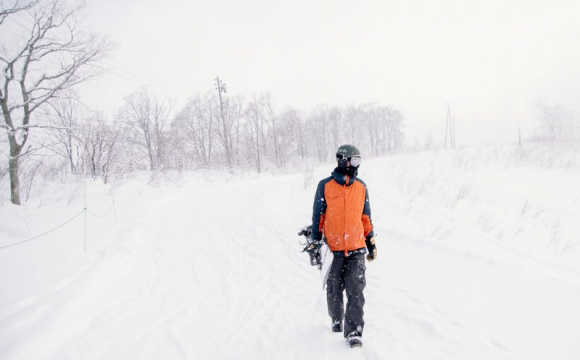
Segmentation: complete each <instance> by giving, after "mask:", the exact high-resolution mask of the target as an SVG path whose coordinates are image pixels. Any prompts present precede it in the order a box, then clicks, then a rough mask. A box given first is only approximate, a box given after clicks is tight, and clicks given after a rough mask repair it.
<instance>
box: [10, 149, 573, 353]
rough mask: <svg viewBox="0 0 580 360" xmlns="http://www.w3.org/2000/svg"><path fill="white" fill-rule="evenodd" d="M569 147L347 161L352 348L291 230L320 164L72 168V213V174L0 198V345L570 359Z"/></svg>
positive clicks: (307, 207) (306, 212)
mask: <svg viewBox="0 0 580 360" xmlns="http://www.w3.org/2000/svg"><path fill="white" fill-rule="evenodd" d="M576 153H578V152H577V151H576V152H575V151H573V150H568V151H564V150H559V151H555V150H550V148H539V147H531V148H494V149H475V150H462V151H437V152H425V153H418V154H411V155H398V156H393V157H386V158H379V159H371V160H365V161H364V162H363V165H362V167H361V170H360V177H361V178H362V179H364V180H365V182H366V183H367V185H368V187H369V192H370V199H371V207H372V215H373V221H374V225H375V229H376V232H377V233H378V237H377V242H378V245H377V246H378V250H379V256H378V259H377V261H375V262H373V263H370V264H368V266H367V289H366V291H365V295H366V299H367V303H366V306H365V319H366V327H365V334H364V346H363V348H361V349H350V348H349V347H348V346H347V344H346V342H345V341H344V340H343V338H342V336H341V334H336V333H332V332H331V331H330V319H329V317H328V316H327V314H326V301H325V293H324V292H323V290H322V286H321V283H320V279H319V276H318V274H317V271H316V270H315V269H314V268H312V267H310V265H309V261H308V257H307V255H306V254H303V253H300V245H299V243H298V241H299V238H298V236H296V233H297V231H298V230H299V228H300V227H301V226H303V225H305V224H307V223H308V222H309V221H310V216H311V213H310V212H311V207H312V201H313V196H314V190H315V187H316V183H317V181H318V180H319V179H321V178H323V177H326V176H327V175H328V174H329V173H330V171H331V170H332V164H325V165H321V166H319V167H316V168H315V169H314V170H312V171H306V170H304V171H302V170H301V169H297V171H296V173H294V174H278V175H275V176H274V175H250V174H242V175H236V176H232V175H228V174H224V173H219V172H205V173H202V172H200V173H196V174H181V175H179V176H177V175H175V174H174V175H172V176H170V177H169V176H161V175H159V176H158V177H157V178H155V179H150V178H149V177H148V176H145V175H143V176H135V177H134V178H133V179H131V180H126V181H125V182H124V183H122V184H117V185H115V186H109V185H103V184H100V183H98V182H93V181H91V180H89V181H88V182H87V196H86V199H87V209H88V210H89V211H90V213H89V212H87V213H84V212H83V208H84V196H83V186H82V183H73V184H64V185H63V184H50V183H46V184H43V187H42V191H41V192H40V191H37V192H36V193H35V194H33V195H32V197H31V199H30V201H29V202H28V203H27V204H26V205H24V206H21V207H16V206H13V205H11V204H8V202H7V201H4V203H3V204H2V206H1V207H0V358H1V359H5V360H8V359H35V360H36V359H75V360H76V359H333V360H335V359H347V358H348V359H412V360H417V359H445V360H449V359H522V360H524V359H525V360H531V359H559V360H565V359H570V360H573V359H580V346H579V345H578V339H580V246H579V245H580V225H579V224H580V221H579V220H580V188H579V187H578V184H579V183H580V162H579V160H578V155H575V154H576ZM2 190H3V191H6V186H4V185H3V186H2ZM71 194H72V195H71ZM113 200H114V202H113ZM77 215H78V217H76V218H74V219H73V220H72V221H70V222H69V223H67V224H66V225H64V226H62V227H60V228H59V229H57V230H55V231H53V232H51V233H49V234H46V235H43V236H41V237H39V238H37V239H34V240H31V241H27V242H23V243H21V244H19V245H15V246H10V247H5V246H7V245H10V244H13V243H18V242H22V241H25V240H27V239H30V238H32V237H34V236H37V235H41V234H43V233H45V232H46V231H48V230H50V229H53V228H55V227H57V226H59V225H62V224H64V223H65V222H66V221H68V220H69V219H72V218H73V217H75V216H77ZM85 215H86V252H85ZM2 247H5V248H2Z"/></svg>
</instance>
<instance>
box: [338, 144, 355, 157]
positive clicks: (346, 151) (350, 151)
mask: <svg viewBox="0 0 580 360" xmlns="http://www.w3.org/2000/svg"><path fill="white" fill-rule="evenodd" d="M351 156H360V151H359V150H358V148H357V147H356V146H354V145H350V144H344V145H340V146H339V147H338V150H336V157H337V158H341V159H342V158H345V157H351Z"/></svg>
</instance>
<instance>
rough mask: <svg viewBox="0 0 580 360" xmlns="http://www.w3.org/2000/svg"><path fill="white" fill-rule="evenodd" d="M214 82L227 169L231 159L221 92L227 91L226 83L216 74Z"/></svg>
mask: <svg viewBox="0 0 580 360" xmlns="http://www.w3.org/2000/svg"><path fill="white" fill-rule="evenodd" d="M215 82H216V85H217V88H216V89H217V91H218V95H219V99H220V109H221V114H222V128H223V131H224V147H225V148H226V161H227V163H228V169H230V170H231V169H232V159H231V154H230V141H229V138H228V132H227V127H226V117H225V114H224V103H223V101H222V92H223V93H224V94H225V93H226V92H227V90H226V84H225V83H224V82H223V81H221V80H220V78H219V77H218V76H216V78H215Z"/></svg>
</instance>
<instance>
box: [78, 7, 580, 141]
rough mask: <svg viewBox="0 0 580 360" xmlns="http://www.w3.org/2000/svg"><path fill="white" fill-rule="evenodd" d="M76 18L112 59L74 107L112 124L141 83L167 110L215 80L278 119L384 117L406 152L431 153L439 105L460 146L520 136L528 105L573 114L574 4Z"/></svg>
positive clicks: (137, 10)
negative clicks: (265, 95) (331, 114)
mask: <svg viewBox="0 0 580 360" xmlns="http://www.w3.org/2000/svg"><path fill="white" fill-rule="evenodd" d="M88 15H89V19H90V24H91V26H93V27H94V28H95V29H96V30H98V31H100V32H103V33H106V34H108V35H109V36H110V38H111V39H112V40H114V41H115V42H116V44H117V49H116V51H115V52H114V53H113V55H112V57H111V58H110V60H108V61H107V64H108V66H109V67H110V68H111V71H110V73H109V74H108V75H106V76H104V77H102V78H101V79H99V80H98V81H95V82H94V83H93V85H92V86H91V87H87V88H85V89H84V90H83V96H84V97H85V99H86V101H87V102H88V103H89V104H90V105H91V106H93V107H96V108H100V109H103V110H105V111H106V112H107V113H108V114H111V115H112V113H113V112H114V109H116V108H118V107H119V106H121V105H122V101H123V97H124V96H126V95H128V94H129V93H131V92H132V91H135V90H136V89H138V88H139V87H140V86H141V85H148V86H149V87H150V88H152V89H153V90H154V91H155V92H156V93H157V94H158V95H159V96H162V97H171V98H173V99H174V101H175V104H176V105H175V106H176V108H180V107H181V106H182V105H183V103H184V101H185V99H186V98H187V97H188V96H190V95H191V94H192V93H204V92H206V91H210V90H212V89H214V79H215V77H216V76H219V77H220V79H222V80H223V81H224V82H225V83H226V84H227V87H228V94H231V95H235V94H242V95H245V96H246V97H249V96H251V95H252V94H259V93H262V92H270V93H271V94H272V98H273V101H274V102H275V104H276V107H277V108H278V109H283V108H284V107H285V106H293V107H298V108H302V109H310V108H312V107H313V106H315V105H318V104H328V105H347V104H354V105H359V104H363V103H368V102H378V103H380V104H383V105H391V106H393V107H395V108H398V109H399V110H401V111H402V112H403V114H404V115H405V117H406V119H407V135H408V138H409V139H410V140H413V139H414V138H415V137H417V138H420V139H423V138H424V137H425V136H427V135H428V134H431V135H432V137H433V140H434V141H435V142H441V141H442V140H443V137H444V135H445V121H446V115H447V103H449V104H450V106H451V111H452V114H453V115H454V117H455V118H456V136H457V143H458V144H459V145H463V146H466V145H470V144H474V145H481V144H485V143H503V142H508V141H511V142H515V141H516V139H517V129H518V127H520V128H521V129H522V132H523V133H524V135H525V134H529V133H531V131H532V130H533V128H534V127H536V126H537V117H536V110H535V104H536V103H537V102H538V101H543V102H545V103H548V104H560V105H562V106H563V107H564V108H565V109H567V110H568V111H571V112H572V111H573V112H574V113H575V114H576V117H578V114H580V102H579V100H580V21H579V20H578V19H580V1H577V0H570V1H557V0H552V1H543V0H542V1H536V0H528V1H519V0H517V1H513V0H510V1H495V0H492V1H490V0H486V1H465V0H445V1H427V0H423V1H418V0H406V1H384V0H381V1H379V0H358V1H342V0H293V1H275V0H194V1H179V0H166V1H157V0H139V1H136V0H125V1H118V0H90V1H89V7H88ZM104 103H106V105H103V104H104ZM99 104H101V105H99Z"/></svg>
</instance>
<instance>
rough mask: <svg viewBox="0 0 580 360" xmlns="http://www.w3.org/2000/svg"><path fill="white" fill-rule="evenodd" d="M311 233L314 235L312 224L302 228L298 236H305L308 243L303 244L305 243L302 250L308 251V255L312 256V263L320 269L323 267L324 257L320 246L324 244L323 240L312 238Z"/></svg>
mask: <svg viewBox="0 0 580 360" xmlns="http://www.w3.org/2000/svg"><path fill="white" fill-rule="evenodd" d="M311 235H312V226H311V225H306V226H304V227H303V228H302V230H300V232H299V233H298V236H304V238H305V239H306V243H304V244H302V245H304V248H303V249H302V252H307V253H308V255H309V256H310V265H312V266H317V267H318V269H319V270H320V269H321V268H322V257H321V255H320V247H321V246H322V244H323V240H313V239H312V238H311Z"/></svg>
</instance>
